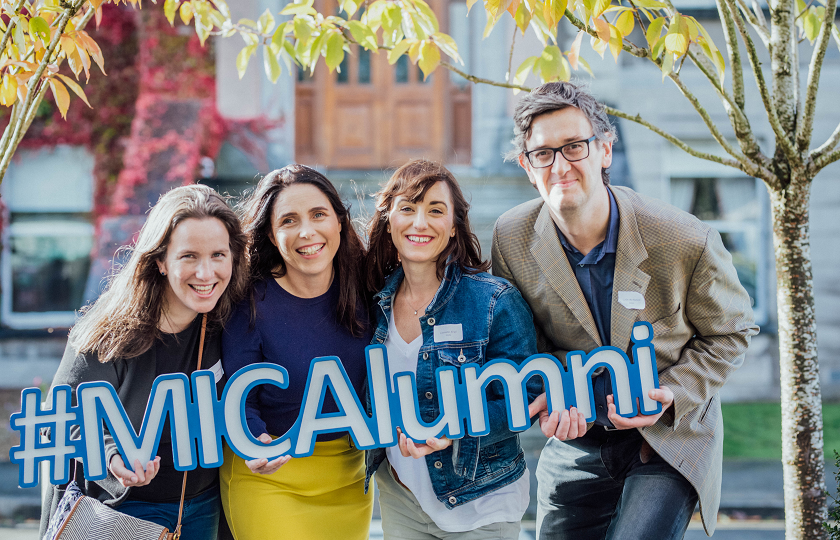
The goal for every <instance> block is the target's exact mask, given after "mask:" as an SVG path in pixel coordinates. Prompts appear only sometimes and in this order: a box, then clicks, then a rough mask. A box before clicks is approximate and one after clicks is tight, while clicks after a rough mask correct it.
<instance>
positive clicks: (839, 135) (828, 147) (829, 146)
mask: <svg viewBox="0 0 840 540" xmlns="http://www.w3.org/2000/svg"><path fill="white" fill-rule="evenodd" d="M838 142H840V124H837V127H836V128H834V133H832V134H831V136H830V137H829V138H828V140H827V141H825V142H824V143H823V144H822V146H820V147H819V148H817V149H816V150H814V151H813V152H811V153H810V154H809V155H808V159H810V160H811V161H812V162H815V163H816V162H817V161H819V159H820V158H821V157H822V156H823V154H825V153H826V152H831V151H832V150H834V147H835V146H837V143H838Z"/></svg>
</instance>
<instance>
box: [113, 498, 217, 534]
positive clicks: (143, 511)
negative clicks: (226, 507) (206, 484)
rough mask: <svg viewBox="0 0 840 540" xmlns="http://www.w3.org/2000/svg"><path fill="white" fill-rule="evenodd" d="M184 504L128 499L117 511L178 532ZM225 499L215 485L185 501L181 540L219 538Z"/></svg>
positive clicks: (172, 531)
mask: <svg viewBox="0 0 840 540" xmlns="http://www.w3.org/2000/svg"><path fill="white" fill-rule="evenodd" d="M180 506H181V505H180V504H179V503H177V502H174V503H153V502H145V501H126V502H124V503H122V504H121V505H119V506H118V507H117V508H116V510H119V511H120V512H122V513H123V514H128V515H129V516H134V517H136V518H140V519H145V520H146V521H151V522H152V523H157V524H158V525H163V526H164V527H167V528H168V529H169V532H171V533H174V532H175V527H176V526H177V524H178V510H179V508H180ZM221 511H222V499H221V497H220V496H219V487H218V486H214V487H213V488H212V489H209V490H207V491H206V492H204V493H202V494H201V495H199V496H197V497H193V498H192V499H187V500H186V501H184V515H183V518H182V519H181V540H216V536H217V534H218V529H219V517H220V515H221Z"/></svg>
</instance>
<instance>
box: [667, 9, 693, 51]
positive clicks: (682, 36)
mask: <svg viewBox="0 0 840 540" xmlns="http://www.w3.org/2000/svg"><path fill="white" fill-rule="evenodd" d="M688 40H689V30H688V24H687V23H686V21H685V20H684V19H683V17H682V16H680V15H674V17H673V19H671V27H670V28H668V33H667V34H665V50H666V51H668V52H672V53H675V54H676V55H678V56H682V55H684V54H685V51H687V50H688Z"/></svg>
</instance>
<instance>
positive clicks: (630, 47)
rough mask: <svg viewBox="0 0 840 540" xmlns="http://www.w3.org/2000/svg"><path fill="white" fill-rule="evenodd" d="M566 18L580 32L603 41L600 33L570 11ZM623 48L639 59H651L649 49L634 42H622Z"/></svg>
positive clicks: (567, 11) (567, 12)
mask: <svg viewBox="0 0 840 540" xmlns="http://www.w3.org/2000/svg"><path fill="white" fill-rule="evenodd" d="M566 18H567V19H569V22H570V23H572V25H573V26H574V27H575V28H577V29H578V30H583V31H584V32H586V33H587V34H589V35H590V36H592V37H594V38H597V39H601V38H599V37H598V32H596V31H595V30H593V29H592V28H590V27H589V26H587V25H586V24H584V23H583V22H582V21H581V20H580V19H578V18H577V17H575V14H574V13H572V12H571V11H569V10H568V9H566ZM621 48H622V49H623V50H625V51H627V52H628V53H630V54H632V55H633V56H635V57H637V58H649V57H650V51H649V50H648V49H644V48H642V47H638V46H636V45H634V44H633V43H632V42H630V41H627V40H622V41H621Z"/></svg>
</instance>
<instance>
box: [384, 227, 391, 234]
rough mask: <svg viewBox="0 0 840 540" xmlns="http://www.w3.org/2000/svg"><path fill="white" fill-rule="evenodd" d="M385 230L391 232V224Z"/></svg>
mask: <svg viewBox="0 0 840 540" xmlns="http://www.w3.org/2000/svg"><path fill="white" fill-rule="evenodd" d="M385 232H386V233H388V234H391V226H390V225H388V227H386V228H385Z"/></svg>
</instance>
